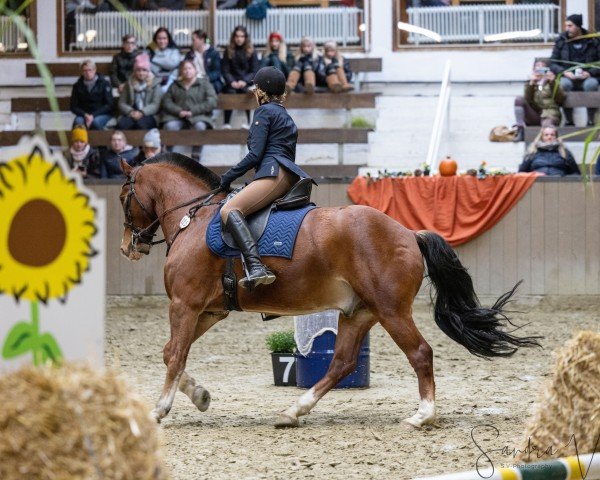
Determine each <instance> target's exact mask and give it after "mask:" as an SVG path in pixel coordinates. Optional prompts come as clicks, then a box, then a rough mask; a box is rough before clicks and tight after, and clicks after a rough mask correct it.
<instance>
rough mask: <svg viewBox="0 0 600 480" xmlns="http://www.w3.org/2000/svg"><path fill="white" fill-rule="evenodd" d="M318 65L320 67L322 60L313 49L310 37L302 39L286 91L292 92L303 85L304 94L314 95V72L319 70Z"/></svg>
mask: <svg viewBox="0 0 600 480" xmlns="http://www.w3.org/2000/svg"><path fill="white" fill-rule="evenodd" d="M320 64H321V65H322V58H321V56H320V55H319V53H318V51H317V49H316V47H315V42H313V40H312V38H310V37H304V38H302V40H301V41H300V53H299V55H298V57H297V58H296V63H294V67H293V68H292V71H291V72H290V74H289V76H288V80H287V84H286V90H287V91H289V92H293V91H295V90H298V89H299V86H300V85H303V86H304V91H305V92H306V93H308V94H312V93H314V92H315V85H316V84H317V80H316V73H315V72H316V71H317V70H318V69H319V66H320Z"/></svg>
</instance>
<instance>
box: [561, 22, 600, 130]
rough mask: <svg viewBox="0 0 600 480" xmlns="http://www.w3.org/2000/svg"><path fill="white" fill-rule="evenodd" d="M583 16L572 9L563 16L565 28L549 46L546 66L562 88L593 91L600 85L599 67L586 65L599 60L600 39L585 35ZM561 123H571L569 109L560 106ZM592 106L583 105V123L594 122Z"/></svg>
mask: <svg viewBox="0 0 600 480" xmlns="http://www.w3.org/2000/svg"><path fill="white" fill-rule="evenodd" d="M582 25H583V16H582V15H581V14H578V13H575V14H572V15H569V16H568V17H567V19H566V20H565V31H564V32H562V33H561V34H560V35H559V36H558V38H557V39H556V42H555V43H554V48H553V49H552V56H551V57H550V70H552V72H554V74H555V75H558V74H560V75H561V77H560V86H561V87H562V88H563V90H564V91H565V92H571V91H584V92H595V91H597V90H598V86H599V85H600V68H595V67H590V66H589V65H590V64H591V63H595V62H598V61H600V43H599V41H598V39H597V38H595V37H592V38H586V35H588V33H589V32H588V31H587V30H586V29H585V28H583V27H582ZM563 110H564V113H565V120H566V122H565V125H566V126H572V125H574V121H573V109H572V108H563ZM596 111H597V109H596V108H588V109H587V114H588V118H587V124H588V125H589V126H591V125H594V123H595V119H594V117H595V115H596Z"/></svg>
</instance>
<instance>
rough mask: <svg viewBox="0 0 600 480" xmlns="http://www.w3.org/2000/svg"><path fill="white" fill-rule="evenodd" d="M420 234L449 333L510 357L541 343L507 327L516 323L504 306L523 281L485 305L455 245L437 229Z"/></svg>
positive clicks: (438, 315) (470, 346)
mask: <svg viewBox="0 0 600 480" xmlns="http://www.w3.org/2000/svg"><path fill="white" fill-rule="evenodd" d="M416 238H417V243H418V245H419V249H420V250H421V253H422V254H423V258H424V259H425V262H426V264H427V271H428V274H429V278H430V279H431V283H432V284H433V285H434V286H435V289H436V291H437V294H436V295H435V312H434V318H435V323H436V324H437V326H438V327H440V329H441V330H442V331H443V332H444V333H445V334H446V335H448V336H449V337H450V338H451V339H452V340H454V341H455V342H457V343H459V344H461V345H462V346H463V347H465V348H466V349H467V350H469V352H471V353H472V354H474V355H477V356H479V357H509V356H511V355H512V354H513V353H515V352H516V351H517V349H518V348H519V347H526V346H527V347H531V346H538V347H539V346H540V345H539V343H538V342H537V341H536V339H537V338H540V337H517V336H515V335H512V334H511V332H507V331H505V330H504V329H503V327H505V326H506V325H505V324H509V325H512V326H515V325H514V324H513V323H512V322H511V321H510V319H509V318H508V317H507V315H506V312H505V311H504V310H503V309H504V307H505V306H506V304H507V303H508V301H509V300H510V299H511V297H512V296H513V294H514V293H515V291H516V290H517V287H518V286H519V285H520V283H521V282H519V283H517V284H516V285H515V286H514V287H513V288H512V289H511V290H510V291H508V292H506V293H505V294H503V295H502V296H500V298H498V300H496V303H494V305H493V306H492V307H491V308H484V307H482V306H481V304H480V303H479V299H478V298H477V295H476V294H475V290H474V289H473V281H472V279H471V276H470V275H469V273H468V272H467V269H466V268H465V267H464V266H463V265H462V264H461V263H460V260H459V259H458V256H457V255H456V252H455V251H454V250H453V249H452V247H451V246H450V245H449V244H448V243H447V242H446V241H445V240H444V239H443V238H442V237H440V236H439V235H438V234H437V233H433V232H428V231H420V232H416ZM432 300H434V299H433V298H432ZM517 328H518V327H516V328H515V329H514V330H516V329H517ZM514 330H513V331H514Z"/></svg>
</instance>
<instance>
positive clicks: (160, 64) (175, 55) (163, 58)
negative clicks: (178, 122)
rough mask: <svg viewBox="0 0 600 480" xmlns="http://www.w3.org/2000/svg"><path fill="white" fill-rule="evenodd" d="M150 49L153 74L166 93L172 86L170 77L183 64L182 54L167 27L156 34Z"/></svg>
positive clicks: (161, 28)
mask: <svg viewBox="0 0 600 480" xmlns="http://www.w3.org/2000/svg"><path fill="white" fill-rule="evenodd" d="M148 49H149V52H150V62H151V65H150V68H151V69H152V73H153V74H154V76H155V77H156V78H157V79H158V81H159V82H160V84H161V85H162V91H163V92H166V91H167V89H168V88H169V85H170V81H169V77H170V76H171V74H172V73H173V72H177V68H178V67H179V63H180V62H181V54H180V53H179V49H178V48H177V45H176V44H175V42H174V41H173V37H172V36H171V32H169V30H168V29H167V28H165V27H160V28H159V29H158V30H156V32H154V35H153V37H152V43H151V44H150V45H149V46H148ZM173 78H175V77H173Z"/></svg>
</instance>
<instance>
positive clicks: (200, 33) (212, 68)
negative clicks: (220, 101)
mask: <svg viewBox="0 0 600 480" xmlns="http://www.w3.org/2000/svg"><path fill="white" fill-rule="evenodd" d="M185 60H191V61H192V62H194V66H195V67H196V71H197V72H198V76H199V77H203V76H205V75H206V76H208V79H209V80H210V83H212V86H213V88H214V89H215V92H216V93H221V91H222V90H223V82H222V81H221V57H220V55H219V52H217V51H216V50H215V47H213V46H212V45H211V44H210V41H209V40H208V35H206V32H205V31H204V30H195V31H194V32H192V49H191V50H190V51H189V52H188V53H187V55H186V56H185Z"/></svg>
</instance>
